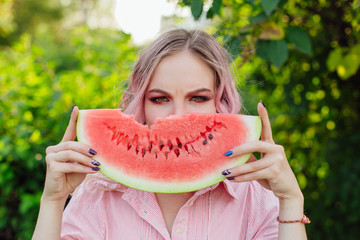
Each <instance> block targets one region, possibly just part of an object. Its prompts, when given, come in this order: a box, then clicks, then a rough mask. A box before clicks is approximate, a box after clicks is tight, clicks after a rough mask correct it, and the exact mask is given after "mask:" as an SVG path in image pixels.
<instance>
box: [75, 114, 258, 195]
mask: <svg viewBox="0 0 360 240" xmlns="http://www.w3.org/2000/svg"><path fill="white" fill-rule="evenodd" d="M82 111H86V110H81V111H80V112H79V115H78V122H77V138H78V140H79V142H82V143H84V144H88V145H90V143H89V142H88V141H87V138H86V136H85V129H83V128H82V126H83V125H84V124H82V121H83V114H81V113H82ZM239 116H241V117H242V120H243V121H244V122H245V123H246V125H247V126H248V130H249V131H248V132H249V133H251V134H250V136H249V138H248V139H247V142H248V141H256V140H259V138H260V134H261V129H262V122H261V118H260V117H259V116H248V115H239ZM234 147H236V146H234ZM229 150H230V149H229ZM251 155H252V153H249V154H244V155H242V156H240V157H232V158H233V159H234V160H233V161H229V163H228V164H227V165H225V164H224V166H223V168H222V169H216V170H214V171H213V172H212V173H209V174H208V175H207V177H205V178H202V179H199V180H195V181H191V182H188V181H181V182H175V181H172V182H163V181H154V180H149V179H148V178H141V177H140V176H131V175H128V174H126V173H125V172H123V171H122V170H121V169H114V168H113V167H112V166H110V165H107V164H104V162H105V161H104V160H103V159H101V157H100V156H97V155H95V156H94V157H93V159H95V160H97V161H99V162H101V163H102V165H101V166H100V172H101V173H102V174H104V175H106V176H107V177H109V178H110V179H112V180H114V181H116V182H120V183H121V184H123V185H125V186H128V187H131V188H135V189H138V190H142V191H147V192H157V193H180V192H193V191H197V190H199V189H203V188H206V187H209V186H212V185H214V184H216V183H219V182H221V181H224V180H225V179H226V177H224V176H223V175H222V174H221V173H222V171H223V170H226V169H230V168H233V167H236V166H240V165H243V164H244V163H246V162H247V161H248V159H249V158H250V156H251ZM150 182H152V183H150ZM144 186H145V187H144Z"/></svg>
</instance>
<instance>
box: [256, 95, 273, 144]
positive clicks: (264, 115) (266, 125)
mask: <svg viewBox="0 0 360 240" xmlns="http://www.w3.org/2000/svg"><path fill="white" fill-rule="evenodd" d="M257 110H258V113H259V116H260V117H261V121H262V131H261V140H263V141H266V142H270V143H274V140H273V137H272V131H271V124H270V119H269V115H268V112H267V110H266V108H265V105H264V104H263V102H262V101H260V102H259V103H258V105H257Z"/></svg>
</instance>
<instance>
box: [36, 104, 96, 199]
mask: <svg viewBox="0 0 360 240" xmlns="http://www.w3.org/2000/svg"><path fill="white" fill-rule="evenodd" d="M78 111H79V108H78V107H77V106H74V108H73V110H72V113H71V117H70V121H69V125H68V126H67V129H66V131H65V134H64V137H63V139H62V140H61V142H60V143H59V144H57V145H54V146H49V147H48V148H47V149H46V179H45V187H44V192H43V195H42V199H43V200H48V201H54V202H65V200H66V199H67V197H68V196H69V194H70V193H71V192H72V191H73V190H74V189H75V188H76V187H77V186H79V185H80V183H81V182H82V181H83V180H84V178H85V176H86V175H87V174H89V173H96V172H97V171H98V170H99V168H98V166H99V165H100V164H99V163H98V162H97V161H96V160H93V159H92V157H93V156H94V155H95V154H96V151H95V150H93V149H91V148H90V146H87V145H85V144H82V143H79V142H75V141H74V140H75V137H76V122H77V116H78Z"/></svg>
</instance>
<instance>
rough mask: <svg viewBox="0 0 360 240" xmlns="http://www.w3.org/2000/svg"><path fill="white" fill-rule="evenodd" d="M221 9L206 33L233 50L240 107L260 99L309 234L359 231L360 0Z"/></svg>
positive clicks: (231, 4) (260, 1)
mask: <svg viewBox="0 0 360 240" xmlns="http://www.w3.org/2000/svg"><path fill="white" fill-rule="evenodd" d="M179 2H180V1H179ZM204 2H207V1H204ZM180 5H181V4H180ZM182 6H184V5H182ZM218 8H219V9H220V11H219V12H218V14H216V15H214V14H207V17H208V18H211V19H212V26H211V28H210V29H211V33H212V34H215V35H216V36H218V39H219V40H220V41H222V42H223V44H224V45H226V46H228V49H229V51H230V52H231V53H232V55H233V58H234V70H235V72H237V73H238V75H239V77H238V83H239V89H240V91H241V95H242V98H243V103H244V105H245V107H246V111H247V112H248V113H251V114H256V104H257V103H258V101H259V100H260V99H262V100H263V101H264V102H265V104H266V106H267V109H268V111H269V114H270V117H271V122H272V128H273V135H274V139H275V141H276V142H277V143H279V144H281V145H283V146H284V147H285V149H286V155H287V157H288V160H289V163H290V165H291V167H292V169H293V170H294V172H295V174H296V176H297V178H298V182H299V185H300V187H301V189H302V190H303V193H304V196H305V211H306V214H307V215H308V216H309V217H310V218H311V220H312V223H311V224H310V225H309V226H307V229H308V235H309V238H310V239H357V238H358V236H359V235H360V229H359V227H358V226H359V225H360V202H359V201H358V200H357V199H360V161H359V156H360V149H359V147H358V145H359V142H360V126H359V124H358V123H359V120H360V106H359V104H360V84H359V79H360V70H359V69H360V63H359V62H360V57H359V56H360V24H359V22H360V11H359V1H357V0H355V1H345V0H338V1H326V0H325V1H301V0H295V1H286V0H281V1H270V0H255V1H252V0H248V1H230V0H223V1H222V4H221V7H218Z"/></svg>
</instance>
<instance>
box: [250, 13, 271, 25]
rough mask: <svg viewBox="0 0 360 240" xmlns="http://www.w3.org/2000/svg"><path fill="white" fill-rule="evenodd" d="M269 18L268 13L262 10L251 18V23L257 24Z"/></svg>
mask: <svg viewBox="0 0 360 240" xmlns="http://www.w3.org/2000/svg"><path fill="white" fill-rule="evenodd" d="M266 19H267V15H266V14H265V12H262V13H259V14H258V15H256V16H254V17H251V18H250V19H249V21H250V23H251V24H255V23H258V22H261V21H263V20H266Z"/></svg>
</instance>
